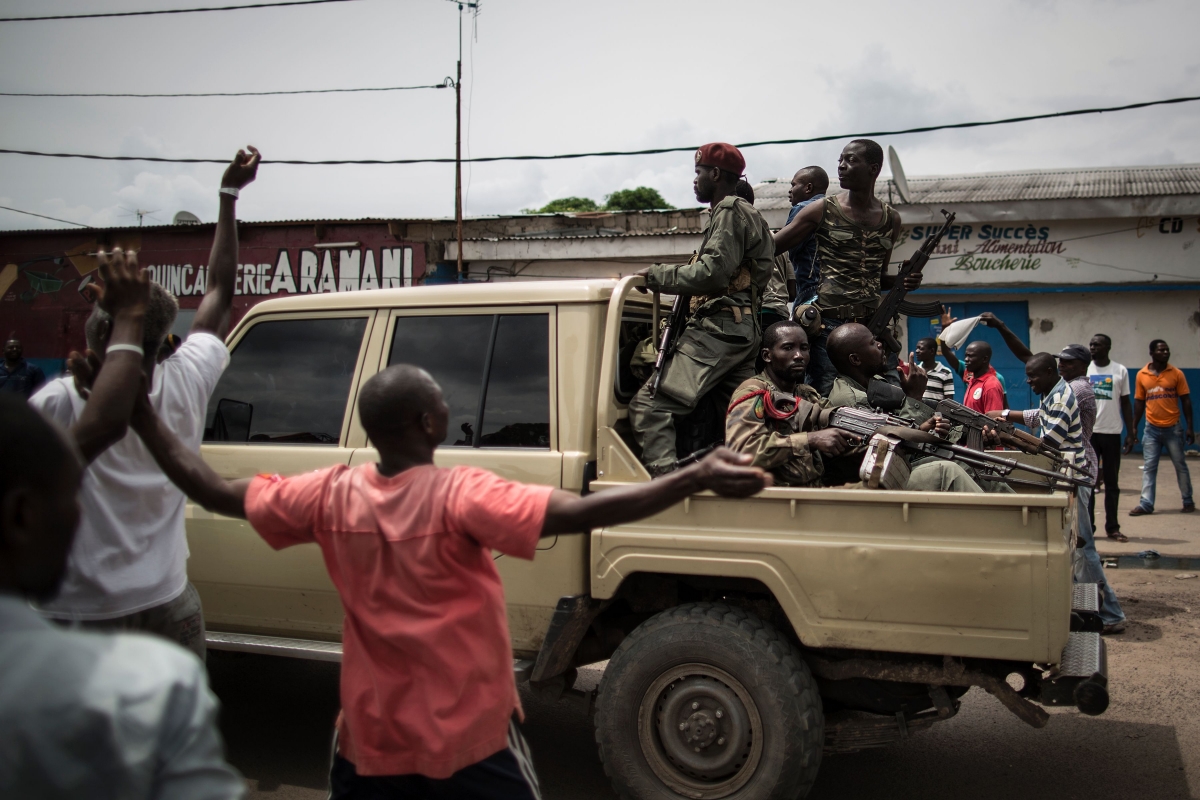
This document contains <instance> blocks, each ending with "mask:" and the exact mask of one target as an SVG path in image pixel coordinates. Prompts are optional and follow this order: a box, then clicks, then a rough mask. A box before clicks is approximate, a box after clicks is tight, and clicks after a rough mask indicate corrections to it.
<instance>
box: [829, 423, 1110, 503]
mask: <svg viewBox="0 0 1200 800" xmlns="http://www.w3.org/2000/svg"><path fill="white" fill-rule="evenodd" d="M829 426H830V427H833V428H841V429H842V430H844V431H848V432H850V433H853V434H855V435H857V436H859V437H861V438H862V439H864V440H867V441H865V442H864V443H866V444H867V445H868V448H869V449H868V452H867V455H866V456H865V457H864V458H863V463H862V468H861V471H860V473H859V475H860V477H861V478H862V479H863V480H865V481H867V484H868V485H869V486H870V487H871V488H878V487H879V486H884V487H885V488H902V487H903V485H904V481H905V480H906V479H907V471H908V465H907V462H906V461H905V460H904V459H900V458H895V457H894V455H895V451H896V450H897V449H903V450H905V451H908V452H909V453H912V454H916V455H926V456H935V457H937V458H943V459H946V460H947V461H957V462H959V463H961V464H965V465H967V466H969V467H971V468H972V469H974V470H975V472H976V473H978V474H979V475H980V477H983V478H985V479H989V480H999V481H1004V482H1005V483H1010V484H1012V483H1016V484H1023V485H1030V486H1040V487H1042V488H1045V487H1046V485H1047V484H1046V483H1041V482H1038V481H1028V480H1023V479H1021V478H1013V477H1010V476H1011V475H1012V473H1013V472H1015V471H1018V470H1019V471H1024V472H1029V473H1032V474H1034V475H1040V476H1042V477H1043V478H1046V479H1047V482H1048V484H1049V485H1050V486H1051V487H1052V488H1054V489H1065V488H1067V487H1069V486H1089V485H1091V478H1090V477H1089V476H1087V475H1086V473H1085V474H1084V475H1083V477H1077V476H1075V475H1068V474H1065V473H1063V472H1058V471H1055V470H1049V469H1042V468H1041V467H1035V466H1033V465H1031V464H1022V463H1021V462H1019V461H1016V460H1014V459H1011V458H1004V457H1003V456H998V455H995V454H993V453H984V452H980V451H978V450H972V449H971V448H969V447H962V446H961V445H956V444H951V443H950V442H947V441H945V440H944V439H942V438H941V437H939V436H937V435H936V434H933V433H928V432H926V431H922V430H919V429H917V428H916V427H915V426H914V425H913V423H911V422H909V421H908V420H905V419H901V418H899V417H895V416H892V415H891V414H883V413H879V412H876V411H866V410H864V409H861V408H856V407H854V406H841V407H840V408H838V409H836V410H834V412H833V414H832V415H830V417H829ZM1065 466H1067V467H1070V465H1069V464H1067V465H1065ZM1070 468H1071V469H1072V470H1073V471H1076V472H1078V471H1079V470H1076V469H1075V468H1074V467H1070Z"/></svg>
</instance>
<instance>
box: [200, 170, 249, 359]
mask: <svg viewBox="0 0 1200 800" xmlns="http://www.w3.org/2000/svg"><path fill="white" fill-rule="evenodd" d="M249 150H250V153H249V154H247V153H246V152H245V151H243V150H238V153H237V155H236V156H234V157H233V163H231V164H230V165H229V166H228V167H227V168H226V169H225V175H224V176H222V178H221V188H222V189H226V188H229V189H237V190H241V189H242V188H244V187H245V186H246V185H247V184H249V183H250V182H251V181H253V180H254V176H255V175H257V174H258V162H259V161H260V160H261V158H262V157H261V156H260V155H259V154H258V151H257V150H255V149H254V148H253V147H250V148H249ZM219 197H220V199H221V211H220V215H219V216H218V217H217V232H216V235H215V236H214V237H213V246H212V252H211V253H209V255H208V287H207V288H206V289H205V292H204V299H203V300H202V301H200V307H199V308H198V309H196V316H195V318H194V319H193V320H192V327H191V330H192V331H203V332H205V333H211V334H214V335H215V336H218V337H220V338H222V339H224V338H225V334H226V333H228V332H229V317H230V310H231V309H232V308H233V294H234V291H233V290H234V286H235V284H236V283H237V270H238V235H237V217H236V215H235V210H236V208H237V198H236V197H234V196H233V195H231V194H227V193H225V192H221V193H220V195H219Z"/></svg>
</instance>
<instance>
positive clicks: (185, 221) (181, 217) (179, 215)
mask: <svg viewBox="0 0 1200 800" xmlns="http://www.w3.org/2000/svg"><path fill="white" fill-rule="evenodd" d="M889 152H890V150H889ZM171 224H172V225H199V224H200V218H199V217H197V216H196V215H195V214H193V213H192V212H190V211H178V212H176V213H175V218H174V219H172V220H171Z"/></svg>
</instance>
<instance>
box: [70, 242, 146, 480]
mask: <svg viewBox="0 0 1200 800" xmlns="http://www.w3.org/2000/svg"><path fill="white" fill-rule="evenodd" d="M97 258H98V260H99V261H100V277H101V278H102V279H103V280H104V294H103V296H102V297H101V299H100V301H99V302H100V307H101V308H103V309H104V310H105V311H107V312H108V313H109V314H110V315H112V322H111V325H112V333H111V335H110V336H109V339H108V351H107V353H106V355H105V358H104V362H103V365H102V366H101V367H100V369H99V372H98V373H97V374H96V375H95V381H94V383H92V388H91V391H90V393H88V395H87V397H88V403H87V405H86V406H84V409H83V413H82V414H80V415H79V419H78V420H76V421H75V424H74V425H72V426H71V434H72V435H73V436H74V437H75V441H76V443H77V444H78V445H79V449H80V451H81V452H82V453H83V457H84V460H85V461H86V462H87V463H89V464H90V463H91V462H92V461H94V460H95V459H96V457H97V456H99V455H100V454H101V453H103V452H104V451H105V450H107V449H108V448H109V447H111V446H112V445H114V444H116V443H117V442H119V441H121V439H123V438H124V437H125V434H126V432H127V430H128V427H129V416H130V414H131V413H132V412H133V405H134V401H135V400H136V398H137V396H138V393H139V391H140V387H141V385H142V363H143V361H144V360H145V354H144V353H143V352H142V348H143V347H144V343H143V339H144V337H143V329H142V323H143V320H144V319H145V316H146V305H147V303H148V301H149V299H150V279H149V278H148V277H147V275H146V273H145V271H144V270H141V269H139V268H138V264H137V254H136V253H133V252H130V253H128V254H126V253H125V252H123V251H122V250H121V249H119V248H118V249H116V250H113V251H112V253H111V254H109V253H105V252H103V251H101V252H100V253H98V254H97ZM70 361H71V363H72V364H77V363H80V362H84V357H83V356H81V355H80V354H79V353H71V358H70ZM84 363H86V362H84ZM98 363H99V362H98V361H97V364H98ZM89 377H90V376H89Z"/></svg>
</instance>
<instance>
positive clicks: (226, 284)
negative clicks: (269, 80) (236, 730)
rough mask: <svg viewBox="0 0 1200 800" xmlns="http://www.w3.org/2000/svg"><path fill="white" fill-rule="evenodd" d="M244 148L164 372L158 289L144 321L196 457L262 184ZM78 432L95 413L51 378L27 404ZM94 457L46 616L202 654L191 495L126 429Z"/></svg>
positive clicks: (98, 315) (158, 406) (224, 182)
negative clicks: (193, 305)
mask: <svg viewBox="0 0 1200 800" xmlns="http://www.w3.org/2000/svg"><path fill="white" fill-rule="evenodd" d="M249 149H250V152H249V153H245V152H242V151H238V154H237V156H235V157H234V160H233V162H232V163H231V164H230V165H229V167H228V168H227V169H226V170H225V174H224V176H223V177H222V179H221V190H220V194H219V197H220V203H221V206H220V208H221V210H220V216H219V217H218V220H217V230H216V235H215V237H214V240H213V247H212V252H211V254H210V256H209V263H208V286H207V291H206V292H205V295H204V299H203V300H202V301H201V303H200V307H199V308H198V309H197V310H196V316H195V318H194V319H193V321H192V326H191V330H190V331H189V333H188V337H187V339H186V340H185V341H184V343H183V344H182V345H180V347H179V349H178V350H177V351H176V352H175V353H174V354H173V355H172V356H171V357H170V358H167V359H166V360H164V361H163V362H162V363H161V364H157V363H156V358H155V356H156V355H157V353H158V350H159V347H160V346H161V344H162V341H163V339H164V338H165V337H166V335H167V334H168V333H169V332H170V330H171V325H172V324H173V323H174V320H175V313H176V311H177V309H178V307H177V305H176V303H175V300H174V298H173V297H171V296H170V295H169V294H168V293H167V292H166V291H165V290H164V289H162V287H160V286H157V285H156V284H154V285H152V286H151V290H152V291H151V295H150V301H149V304H148V307H147V311H146V316H145V328H144V334H143V336H144V344H143V348H142V349H143V350H144V354H143V362H142V368H143V370H144V371H145V374H146V376H147V379H148V382H149V386H150V402H151V403H152V404H153V406H154V408H155V410H156V411H157V412H158V414H159V415H160V416H161V417H162V419H163V421H164V422H165V423H166V424H167V426H168V427H170V429H171V430H172V431H173V432H174V433H175V435H177V436H178V437H179V438H180V440H181V441H183V442H184V443H185V444H187V446H188V447H190V448H192V449H193V450H199V448H200V441H201V439H202V438H203V435H204V419H205V410H206V408H207V405H208V397H209V395H210V394H211V393H212V390H213V388H214V387H215V386H216V384H217V381H218V380H219V379H220V377H221V373H222V372H224V370H225V367H226V365H227V364H228V363H229V351H228V350H227V349H226V348H225V343H224V337H225V334H226V333H227V332H228V330H229V321H230V310H231V307H232V304H233V295H234V285H235V282H236V276H237V260H238V243H237V222H236V219H235V217H234V210H235V204H236V200H237V196H238V192H239V190H240V189H241V188H243V187H244V186H246V185H247V184H249V183H250V182H251V181H253V180H254V177H255V174H256V173H257V171H258V162H259V158H260V157H259V154H258V151H257V150H255V149H254V148H253V147H251V148H249ZM85 331H86V334H87V339H88V347H89V349H90V351H94V354H93V353H89V357H90V358H92V359H94V360H99V359H101V358H102V355H101V354H103V353H104V352H105V348H106V346H107V345H108V342H109V337H110V336H111V334H112V331H113V320H112V318H111V317H110V316H109V315H108V314H107V313H106V312H105V311H104V310H103V309H102V308H101V304H99V303H98V304H97V306H96V308H95V309H93V311H92V315H91V317H89V318H88V321H87V323H86V326H85ZM29 402H30V404H32V405H33V406H34V407H35V408H37V409H39V410H40V411H42V413H44V414H46V415H47V416H48V417H50V418H51V419H53V420H54V421H56V422H58V423H59V424H60V425H61V426H62V427H64V428H69V427H71V426H72V425H74V424H75V422H76V421H77V420H78V419H79V417H80V415H81V414H82V413H83V411H84V409H85V408H86V406H87V401H86V399H85V397H84V396H82V395H80V393H79V391H78V389H77V387H76V384H75V383H74V381H73V379H72V378H71V377H70V376H66V377H63V378H59V379H57V380H54V381H51V382H50V383H48V384H46V385H45V386H44V387H42V389H41V390H39V391H38V392H37V393H36V394H35V395H34V396H33V397H31V398H30V400H29ZM127 421H128V418H126V419H125V420H123V421H120V422H119V425H120V427H119V429H118V432H119V433H120V434H122V435H121V436H120V437H119V439H118V440H117V441H115V443H114V444H112V446H111V447H109V448H108V449H106V450H104V451H103V452H101V453H99V454H98V455H94V454H89V453H85V456H86V457H88V458H89V459H92V458H94V460H93V461H92V462H91V464H90V465H89V466H88V467H87V469H86V471H85V472H84V476H83V487H82V490H81V492H80V502H81V505H82V508H83V517H82V520H81V521H80V525H79V531H78V534H77V536H76V539H75V544H74V547H73V548H72V550H71V555H70V559H69V561H68V569H67V576H66V579H65V581H64V582H63V586H62V589H61V591H60V592H59V594H58V597H57V598H56V599H55V600H54V601H52V602H49V603H46V604H44V605H43V606H42V607H41V608H42V613H43V614H45V615H46V616H47V617H49V618H51V619H54V620H57V621H60V622H63V623H68V624H79V625H82V626H84V627H89V628H94V629H103V630H139V631H145V632H147V633H155V634H158V635H160V636H163V637H165V638H167V639H170V640H171V641H174V642H177V643H179V644H181V645H183V646H184V647H187V648H189V649H191V650H192V651H193V652H195V653H196V654H197V655H198V656H199V657H200V658H201V659H203V658H204V653H205V646H204V617H203V613H202V611H201V608H200V598H199V596H198V595H197V593H196V590H195V588H194V587H193V586H192V585H191V584H190V583H189V582H188V579H187V557H188V549H187V540H186V538H185V533H184V506H185V502H186V501H185V498H184V495H183V493H182V492H181V491H179V489H177V488H176V487H175V486H174V484H172V483H171V482H170V480H168V479H167V476H166V475H164V474H163V473H162V470H160V469H159V468H158V465H157V464H156V463H155V462H154V459H153V457H152V456H151V455H150V452H149V451H148V450H147V449H146V447H145V445H144V444H142V441H141V440H140V439H139V438H138V437H137V435H136V434H135V433H133V432H132V431H126V428H125V425H127Z"/></svg>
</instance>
